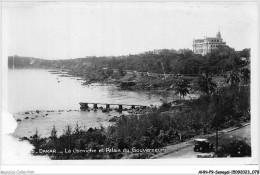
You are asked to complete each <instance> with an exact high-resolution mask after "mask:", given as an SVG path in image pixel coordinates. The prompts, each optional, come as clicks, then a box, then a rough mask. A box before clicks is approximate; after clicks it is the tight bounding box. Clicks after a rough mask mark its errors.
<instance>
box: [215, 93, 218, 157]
mask: <svg viewBox="0 0 260 175" xmlns="http://www.w3.org/2000/svg"><path fill="white" fill-rule="evenodd" d="M216 103H217V112H216V115H215V122H216V153H217V151H218V124H219V123H218V114H217V113H218V110H219V107H218V106H219V105H218V104H219V92H218V89H217V92H216Z"/></svg>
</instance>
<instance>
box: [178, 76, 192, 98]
mask: <svg viewBox="0 0 260 175" xmlns="http://www.w3.org/2000/svg"><path fill="white" fill-rule="evenodd" d="M188 87H189V83H188V81H187V80H181V81H179V82H177V83H176V85H175V94H176V95H178V94H180V99H181V96H182V97H183V98H184V96H186V95H187V94H189V90H188Z"/></svg>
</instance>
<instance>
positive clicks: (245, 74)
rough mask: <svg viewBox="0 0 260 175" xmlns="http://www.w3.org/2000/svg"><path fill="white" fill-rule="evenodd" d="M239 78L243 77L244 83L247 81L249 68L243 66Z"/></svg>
mask: <svg viewBox="0 0 260 175" xmlns="http://www.w3.org/2000/svg"><path fill="white" fill-rule="evenodd" d="M241 74H242V76H241V78H242V79H243V81H244V83H248V81H249V80H250V70H249V69H247V68H245V69H242V70H241Z"/></svg>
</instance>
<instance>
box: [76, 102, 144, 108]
mask: <svg viewBox="0 0 260 175" xmlns="http://www.w3.org/2000/svg"><path fill="white" fill-rule="evenodd" d="M79 104H80V108H81V109H86V108H89V104H91V105H93V108H94V109H97V108H98V105H103V106H104V105H105V106H106V109H109V108H110V106H118V110H123V106H131V109H135V107H141V108H146V107H147V106H145V105H130V104H114V103H88V102H80V103H79Z"/></svg>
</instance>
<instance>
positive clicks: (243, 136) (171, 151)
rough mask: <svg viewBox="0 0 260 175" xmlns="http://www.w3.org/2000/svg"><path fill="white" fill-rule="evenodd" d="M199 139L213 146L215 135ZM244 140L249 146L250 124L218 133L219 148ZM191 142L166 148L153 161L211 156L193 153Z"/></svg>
mask: <svg viewBox="0 0 260 175" xmlns="http://www.w3.org/2000/svg"><path fill="white" fill-rule="evenodd" d="M200 138H208V139H209V141H211V142H212V143H213V144H214V146H215V145H216V143H215V134H210V135H207V136H202V137H200ZM237 139H240V140H244V141H245V142H246V143H247V144H249V145H251V127H250V124H249V123H247V124H245V125H244V126H243V127H240V128H229V129H225V130H222V131H220V132H219V140H218V141H219V147H220V146H221V145H223V144H225V143H228V142H230V141H232V140H237ZM193 140H194V139H192V140H189V141H186V142H183V143H180V144H176V145H169V146H166V147H165V149H166V151H165V152H164V153H160V154H157V155H155V156H154V157H153V158H154V159H169V158H197V157H198V156H208V155H211V154H213V152H211V153H201V152H194V150H193V146H194V143H193Z"/></svg>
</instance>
